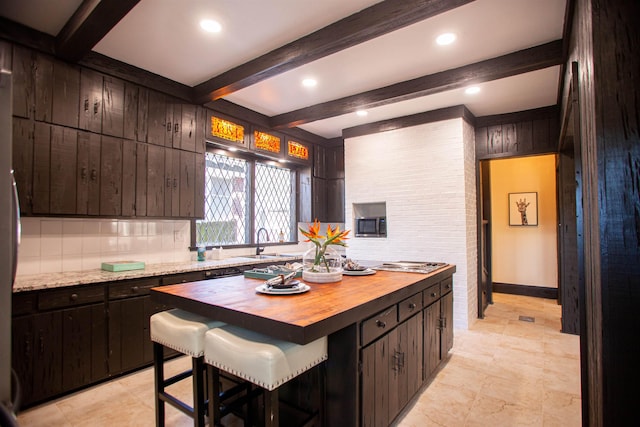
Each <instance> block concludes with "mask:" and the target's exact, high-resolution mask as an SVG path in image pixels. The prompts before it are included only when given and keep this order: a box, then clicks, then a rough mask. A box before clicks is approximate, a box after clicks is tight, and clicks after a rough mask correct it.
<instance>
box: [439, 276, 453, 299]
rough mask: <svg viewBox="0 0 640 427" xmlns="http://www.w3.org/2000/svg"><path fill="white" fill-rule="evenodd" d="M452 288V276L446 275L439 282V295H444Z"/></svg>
mask: <svg viewBox="0 0 640 427" xmlns="http://www.w3.org/2000/svg"><path fill="white" fill-rule="evenodd" d="M452 290H453V277H447V278H446V279H444V280H443V281H442V282H440V295H446V294H448V293H449V292H451V291H452Z"/></svg>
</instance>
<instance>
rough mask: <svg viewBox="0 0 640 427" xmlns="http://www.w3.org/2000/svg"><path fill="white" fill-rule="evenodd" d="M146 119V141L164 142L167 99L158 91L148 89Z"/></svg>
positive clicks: (153, 142)
mask: <svg viewBox="0 0 640 427" xmlns="http://www.w3.org/2000/svg"><path fill="white" fill-rule="evenodd" d="M148 99H149V107H148V108H149V110H148V120H147V142H148V143H150V144H154V145H162V146H164V144H165V137H166V136H165V134H166V133H167V132H166V128H165V124H166V120H167V117H166V114H167V100H166V97H165V96H164V95H163V94H161V93H160V92H156V91H153V90H150V91H149V98H148Z"/></svg>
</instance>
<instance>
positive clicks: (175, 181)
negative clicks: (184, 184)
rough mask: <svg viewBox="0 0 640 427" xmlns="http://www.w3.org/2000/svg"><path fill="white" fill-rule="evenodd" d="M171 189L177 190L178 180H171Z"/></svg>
mask: <svg viewBox="0 0 640 427" xmlns="http://www.w3.org/2000/svg"><path fill="white" fill-rule="evenodd" d="M173 188H178V179H177V178H173Z"/></svg>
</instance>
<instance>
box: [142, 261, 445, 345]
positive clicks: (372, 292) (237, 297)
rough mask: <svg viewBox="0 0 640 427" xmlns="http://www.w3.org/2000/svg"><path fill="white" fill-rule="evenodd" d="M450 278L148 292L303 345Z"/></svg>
mask: <svg viewBox="0 0 640 427" xmlns="http://www.w3.org/2000/svg"><path fill="white" fill-rule="evenodd" d="M454 272H455V265H447V266H446V267H444V268H442V269H440V270H438V271H434V272H432V273H429V274H419V273H400V272H389V271H378V272H377V273H376V274H374V275H370V276H343V277H342V281H340V282H336V283H310V282H305V283H306V284H307V285H308V286H309V287H310V288H311V289H310V290H309V291H308V292H304V293H300V294H293V295H267V294H262V293H259V292H257V291H256V287H258V286H259V285H261V284H262V283H264V281H263V280H259V279H250V278H246V277H243V276H235V277H227V278H222V279H216V280H203V281H198V282H190V283H182V284H177V285H168V286H162V287H158V288H152V289H151V295H152V298H154V299H155V300H156V301H158V302H161V303H164V304H167V305H169V306H172V307H177V308H182V309H184V310H187V311H191V312H194V313H198V314H201V315H204V316H208V317H211V318H214V319H216V320H221V321H223V322H226V323H230V324H235V325H237V326H241V327H245V328H247V329H251V330H254V331H256V332H261V333H264V334H267V335H271V336H273V337H275V338H279V339H284V340H287V341H292V342H295V343H298V344H307V343H309V342H312V341H314V340H315V339H317V338H319V337H322V336H326V335H329V334H331V333H333V332H336V331H338V330H340V329H342V328H344V327H346V326H348V325H350V324H353V323H357V322H358V321H360V320H363V319H364V318H367V317H369V316H372V315H373V314H375V313H376V312H378V311H380V310H384V309H385V308H386V307H389V306H391V305H393V304H396V303H398V302H400V301H402V300H403V299H405V298H407V297H409V296H411V295H414V294H416V293H417V292H420V291H422V290H424V289H425V288H427V287H428V286H429V285H432V284H433V283H437V282H438V281H440V280H442V279H443V278H445V277H448V276H451V275H452V274H453V273H454Z"/></svg>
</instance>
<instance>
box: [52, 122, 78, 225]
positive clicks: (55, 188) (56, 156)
mask: <svg viewBox="0 0 640 427" xmlns="http://www.w3.org/2000/svg"><path fill="white" fill-rule="evenodd" d="M77 161H78V131H76V130H75V129H70V128H66V127H61V126H52V128H51V171H50V173H51V187H50V188H51V204H50V210H49V211H50V213H52V214H75V213H76V201H77V188H76V175H77V171H78V164H77Z"/></svg>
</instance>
